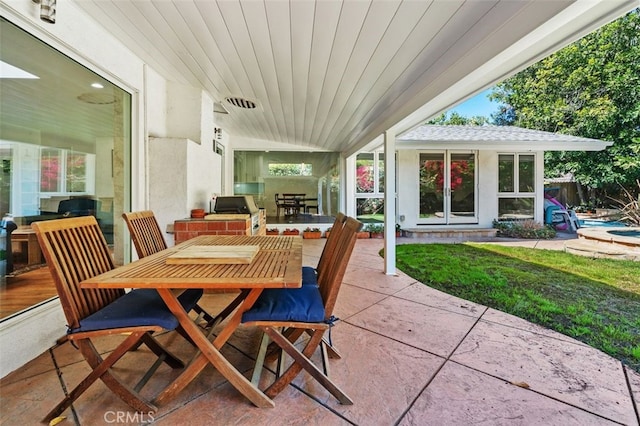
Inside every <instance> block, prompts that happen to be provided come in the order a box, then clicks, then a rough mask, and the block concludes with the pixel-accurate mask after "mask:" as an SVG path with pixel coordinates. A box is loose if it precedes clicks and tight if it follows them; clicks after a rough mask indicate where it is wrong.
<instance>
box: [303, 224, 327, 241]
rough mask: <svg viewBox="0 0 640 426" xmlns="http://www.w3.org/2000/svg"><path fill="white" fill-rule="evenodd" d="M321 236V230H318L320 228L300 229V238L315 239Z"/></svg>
mask: <svg viewBox="0 0 640 426" xmlns="http://www.w3.org/2000/svg"><path fill="white" fill-rule="evenodd" d="M321 236H322V231H321V230H320V228H310V227H307V228H305V230H304V231H302V238H305V239H317V238H320V237H321Z"/></svg>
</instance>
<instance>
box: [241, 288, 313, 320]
mask: <svg viewBox="0 0 640 426" xmlns="http://www.w3.org/2000/svg"><path fill="white" fill-rule="evenodd" d="M249 321H299V322H321V321H324V304H323V303H322V296H321V295H320V290H319V289H318V287H317V286H313V285H305V286H302V287H300V288H268V289H265V290H263V291H262V293H260V296H259V297H258V300H256V303H254V304H253V306H252V307H251V309H249V310H247V311H246V312H245V313H243V314H242V322H249Z"/></svg>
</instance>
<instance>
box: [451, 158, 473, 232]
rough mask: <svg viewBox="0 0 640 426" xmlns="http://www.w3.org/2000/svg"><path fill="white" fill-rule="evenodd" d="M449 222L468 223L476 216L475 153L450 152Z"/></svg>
mask: <svg viewBox="0 0 640 426" xmlns="http://www.w3.org/2000/svg"><path fill="white" fill-rule="evenodd" d="M448 181H449V188H450V191H449V192H450V194H451V196H450V197H449V206H450V208H449V209H448V211H449V222H450V223H468V222H469V221H470V219H474V220H475V217H476V160H475V154H468V153H466V154H462V153H460V154H458V153H451V154H450V157H449V176H448Z"/></svg>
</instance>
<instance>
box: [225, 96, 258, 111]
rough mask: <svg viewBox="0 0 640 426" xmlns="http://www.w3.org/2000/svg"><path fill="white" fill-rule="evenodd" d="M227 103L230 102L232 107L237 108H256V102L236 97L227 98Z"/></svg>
mask: <svg viewBox="0 0 640 426" xmlns="http://www.w3.org/2000/svg"><path fill="white" fill-rule="evenodd" d="M225 101H227V102H229V103H230V104H231V105H233V106H234V107H237V108H244V109H254V108H255V107H256V103H255V102H253V101H250V100H249V99H244V98H238V97H235V96H229V97H228V98H225Z"/></svg>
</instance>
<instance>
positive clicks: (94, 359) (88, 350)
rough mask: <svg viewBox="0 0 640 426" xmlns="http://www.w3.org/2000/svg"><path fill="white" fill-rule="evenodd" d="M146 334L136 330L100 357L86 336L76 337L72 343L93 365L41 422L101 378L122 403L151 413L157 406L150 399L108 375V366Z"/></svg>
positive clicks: (70, 402) (64, 408) (60, 411)
mask: <svg viewBox="0 0 640 426" xmlns="http://www.w3.org/2000/svg"><path fill="white" fill-rule="evenodd" d="M146 334H147V333H146V332H136V333H132V334H131V335H129V336H128V337H127V338H126V339H125V340H124V342H122V343H121V344H120V345H119V346H118V347H117V348H116V349H115V350H114V351H113V352H111V354H109V356H107V357H106V358H105V359H103V358H102V357H101V356H100V354H99V353H98V351H97V350H96V348H95V347H94V346H93V343H91V341H90V340H89V339H81V340H77V341H76V344H77V346H78V348H79V349H80V352H81V353H82V355H83V356H84V358H85V359H86V361H87V363H88V364H89V365H90V366H91V368H93V370H92V371H91V373H90V374H89V375H88V376H87V377H85V378H84V379H83V380H82V381H81V382H80V383H79V384H78V385H77V386H76V387H75V388H74V389H73V390H72V391H71V392H70V393H69V394H68V395H67V396H66V397H65V398H64V399H63V400H62V401H61V402H60V403H59V404H58V405H56V407H55V408H54V409H53V410H51V411H50V412H49V413H48V414H47V415H46V417H45V418H44V419H43V422H44V423H49V422H50V421H51V420H53V419H54V418H56V417H58V416H60V414H62V413H63V412H64V410H66V409H67V408H69V406H71V404H73V402H74V401H75V400H76V399H78V397H79V396H80V395H82V394H83V393H84V391H86V390H87V389H88V388H89V387H90V386H91V385H92V384H93V383H94V382H95V381H96V380H97V379H101V380H102V381H103V382H104V384H105V385H107V387H108V388H109V389H111V391H112V392H113V393H114V394H116V395H118V396H119V397H120V399H122V400H123V401H124V402H126V403H127V404H128V405H129V406H130V407H131V408H133V409H134V410H136V411H139V412H146V413H149V412H155V411H156V410H157V407H156V406H155V405H153V404H151V403H150V402H147V401H146V400H144V399H143V398H142V397H141V396H140V395H139V394H138V393H137V392H135V391H134V390H133V389H131V388H130V387H129V386H127V385H126V384H124V383H122V382H121V381H120V380H118V379H117V378H116V377H114V376H113V375H111V373H110V372H109V369H110V368H111V367H112V366H113V364H115V363H116V361H118V360H119V359H120V358H122V356H123V355H124V354H125V353H127V352H128V351H129V350H131V348H132V347H133V346H135V345H136V344H137V343H138V341H139V340H140V339H142V338H143V337H144V336H145V335H146Z"/></svg>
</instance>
